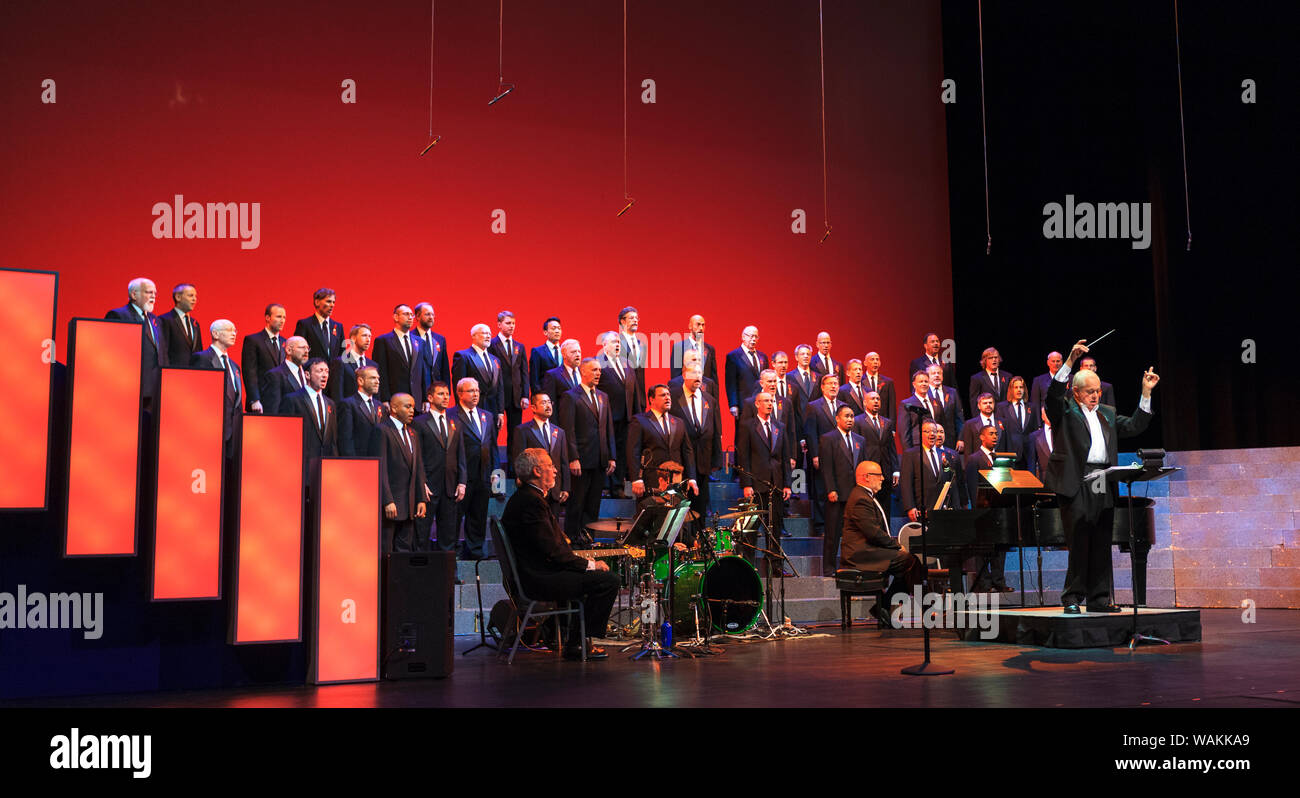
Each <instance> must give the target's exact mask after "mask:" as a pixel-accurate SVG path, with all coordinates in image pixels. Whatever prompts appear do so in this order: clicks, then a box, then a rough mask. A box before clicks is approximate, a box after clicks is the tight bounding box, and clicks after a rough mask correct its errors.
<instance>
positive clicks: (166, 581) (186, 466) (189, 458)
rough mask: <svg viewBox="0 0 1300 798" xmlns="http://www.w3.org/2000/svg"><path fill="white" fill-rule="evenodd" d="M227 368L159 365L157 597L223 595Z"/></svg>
mask: <svg viewBox="0 0 1300 798" xmlns="http://www.w3.org/2000/svg"><path fill="white" fill-rule="evenodd" d="M224 380H225V374H224V373H223V372H220V371H206V370H198V369H173V368H165V369H163V370H162V389H161V391H160V393H159V399H158V494H157V496H158V501H157V502H156V504H155V506H156V507H157V514H156V515H155V521H154V529H155V530H156V532H155V533H154V555H153V597H154V599H155V600H157V599H203V598H220V597H221V487H222V480H221V463H222V444H223V441H222V438H221V422H222V415H223V413H222V411H223V407H222V402H223V401H224V398H225V384H224Z"/></svg>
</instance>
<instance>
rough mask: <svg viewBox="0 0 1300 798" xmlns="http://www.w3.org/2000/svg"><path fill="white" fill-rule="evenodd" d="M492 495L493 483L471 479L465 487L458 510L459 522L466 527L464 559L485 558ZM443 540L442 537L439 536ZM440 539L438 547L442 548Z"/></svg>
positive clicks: (462, 554)
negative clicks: (485, 541)
mask: <svg viewBox="0 0 1300 798" xmlns="http://www.w3.org/2000/svg"><path fill="white" fill-rule="evenodd" d="M491 495H492V483H491V482H487V481H479V480H476V479H470V481H469V484H467V485H466V486H465V499H464V500H463V501H462V502H461V503H460V506H459V507H458V508H457V511H458V513H459V521H460V522H461V523H462V524H463V525H464V527H465V548H464V549H463V551H462V553H461V556H462V559H469V560H481V559H482V558H483V541H484V540H486V539H487V511H488V499H489V498H490V497H491ZM439 538H441V535H439ZM442 545H443V543H442V540H441V539H439V541H438V547H439V548H442Z"/></svg>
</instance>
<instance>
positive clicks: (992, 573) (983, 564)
mask: <svg viewBox="0 0 1300 798" xmlns="http://www.w3.org/2000/svg"><path fill="white" fill-rule="evenodd" d="M1006 561H1007V553H1006V552H1005V551H997V552H994V553H993V554H989V555H986V556H980V557H976V558H975V585H974V588H975V592H977V593H978V592H980V590H979V589H980V588H987V587H989V586H990V585H991V586H993V587H1002V586H1003V585H1005V584H1006V583H1007V578H1006V573H1005V571H1006V568H1005V565H1006Z"/></svg>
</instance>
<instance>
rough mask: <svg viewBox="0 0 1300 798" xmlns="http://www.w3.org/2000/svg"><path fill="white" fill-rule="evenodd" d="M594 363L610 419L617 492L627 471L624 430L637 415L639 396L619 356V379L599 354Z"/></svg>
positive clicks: (630, 372) (633, 376)
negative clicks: (596, 366) (598, 364)
mask: <svg viewBox="0 0 1300 798" xmlns="http://www.w3.org/2000/svg"><path fill="white" fill-rule="evenodd" d="M597 360H599V361H600V363H601V368H600V383H599V386H600V390H602V391H604V392H605V393H606V394H607V395H608V396H609V410H610V414H611V417H612V418H613V419H614V462H615V465H614V484H615V485H616V486H618V488H619V489H620V490H621V489H622V486H623V481H624V480H626V479H627V471H628V462H627V436H628V427H629V425H630V424H631V423H632V416H634V415H636V414H637V413H638V412H639V411H638V409H637V408H638V404H637V401H636V400H637V396H638V395H639V393H638V388H637V378H636V373H635V372H634V371H633V370H632V367H631V364H629V363H628V362H627V361H626V360H624V359H623V358H622V357H620V358H619V364H618V365H619V368H621V369H622V370H623V376H622V377H619V375H618V372H617V371H615V369H614V367H613V366H612V365H610V363H611V361H610V360H609V359H607V358H606V357H605V355H604V354H603V353H602V354H601V355H600V356H599V357H598V358H597ZM642 398H643V399H644V398H645V397H644V396H642Z"/></svg>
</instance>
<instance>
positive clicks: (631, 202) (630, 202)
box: [618, 0, 636, 216]
mask: <svg viewBox="0 0 1300 798" xmlns="http://www.w3.org/2000/svg"><path fill="white" fill-rule="evenodd" d="M623 199H625V200H627V204H626V205H624V206H623V210H621V211H619V212H618V215H619V216H622V215H623V214H625V213H627V212H628V209H629V208H631V207H632V206H633V205H635V204H636V200H634V199H632V196H631V195H630V194H628V193H627V0H623Z"/></svg>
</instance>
